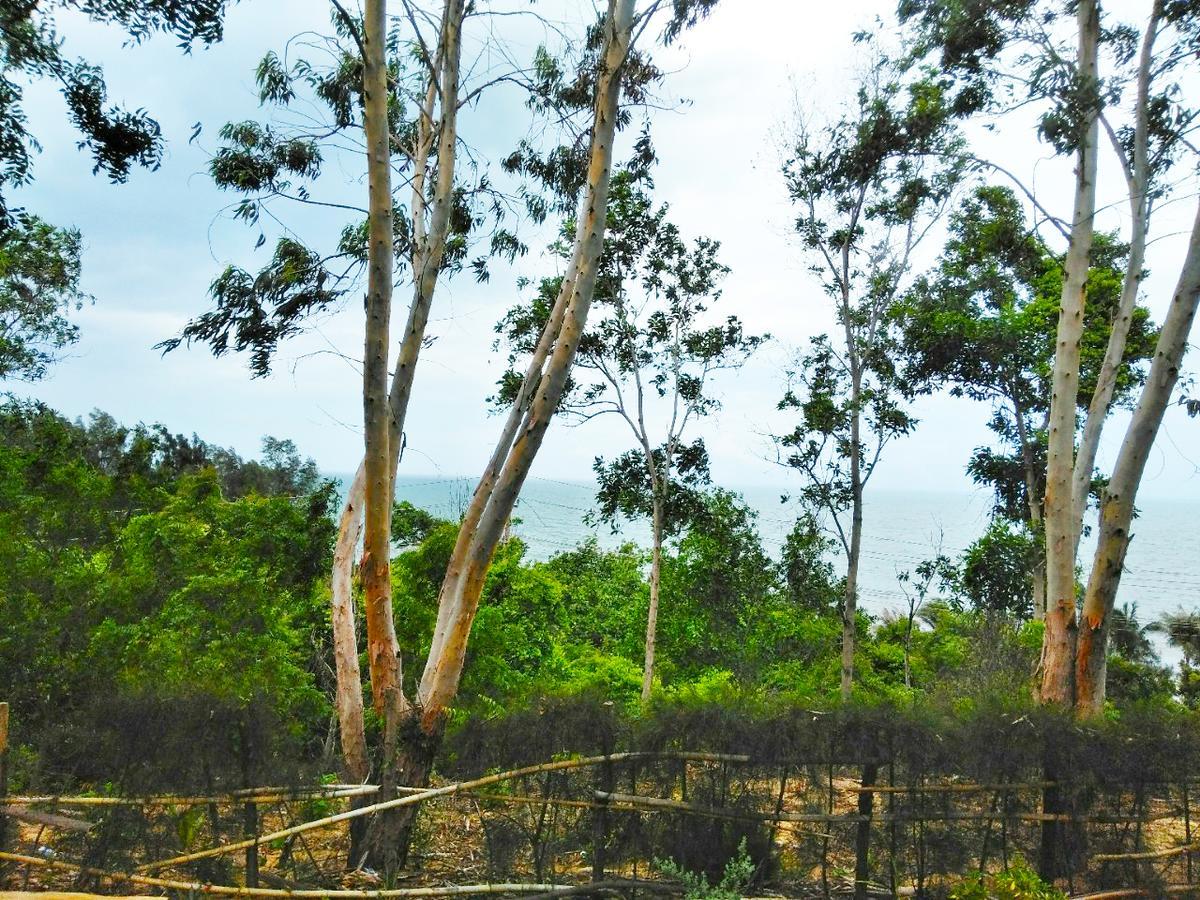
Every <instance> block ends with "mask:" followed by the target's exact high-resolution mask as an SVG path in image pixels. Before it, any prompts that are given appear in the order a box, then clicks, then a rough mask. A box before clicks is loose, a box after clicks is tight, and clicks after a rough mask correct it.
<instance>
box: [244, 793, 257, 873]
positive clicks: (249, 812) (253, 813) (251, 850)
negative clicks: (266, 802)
mask: <svg viewBox="0 0 1200 900" xmlns="http://www.w3.org/2000/svg"><path fill="white" fill-rule="evenodd" d="M242 836H243V837H247V838H256V837H257V836H258V804H256V803H247V804H246V806H245V809H244V811H243V817H242ZM246 887H249V888H256V887H258V844H257V842H256V843H254V844H252V845H251V846H249V847H247V848H246Z"/></svg>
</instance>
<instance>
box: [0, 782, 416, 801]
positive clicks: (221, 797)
mask: <svg viewBox="0 0 1200 900" xmlns="http://www.w3.org/2000/svg"><path fill="white" fill-rule="evenodd" d="M277 790H278V792H277V793H242V792H241V791H233V792H231V793H228V794H215V795H213V796H211V797H185V796H178V795H174V794H159V795H156V796H150V797H83V796H80V797H58V796H55V795H53V794H42V795H38V796H18V797H0V805H8V806H33V805H43V804H52V805H55V806H204V805H206V804H209V803H216V804H231V803H285V802H288V801H290V800H295V801H300V800H336V799H341V798H343V797H361V796H364V795H367V794H375V793H378V792H379V785H375V784H361V785H347V786H336V787H330V788H329V789H328V790H323V789H321V788H304V789H300V790H297V791H287V790H283V789H277ZM412 790H414V791H415V790H419V788H413V789H412Z"/></svg>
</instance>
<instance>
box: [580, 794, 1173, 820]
mask: <svg viewBox="0 0 1200 900" xmlns="http://www.w3.org/2000/svg"><path fill="white" fill-rule="evenodd" d="M596 797H597V799H599V800H601V801H605V802H607V803H609V804H610V806H609V809H620V810H621V811H634V810H641V809H645V810H650V811H661V812H679V813H685V814H688V815H698V816H708V817H710V818H714V819H738V820H745V821H751V822H810V823H833V824H848V825H855V824H858V823H859V822H877V823H878V822H883V823H887V822H986V821H989V820H997V819H1008V820H1010V821H1013V820H1015V821H1020V822H1097V823H1104V824H1120V823H1124V822H1146V821H1150V820H1151V819H1152V818H1154V817H1140V816H1073V815H1071V814H1069V813H1036V812H1029V813H1018V812H1014V813H986V812H979V813H973V812H962V813H952V812H951V813H894V814H893V813H884V814H882V815H877V816H861V815H856V814H854V813H846V814H838V813H828V814H826V813H787V812H779V813H756V812H748V811H742V810H733V809H722V808H718V807H712V806H698V805H697V804H695V803H685V802H684V801H682V800H668V799H665V798H662V797H643V796H640V795H638V794H618V793H611V792H608V791H596ZM612 804H615V806H614V805H612Z"/></svg>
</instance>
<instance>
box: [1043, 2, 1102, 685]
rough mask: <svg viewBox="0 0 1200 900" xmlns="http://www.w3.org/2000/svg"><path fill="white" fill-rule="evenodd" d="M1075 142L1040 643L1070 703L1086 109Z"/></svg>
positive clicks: (1089, 7) (1095, 41) (1053, 400)
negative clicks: (1078, 140) (1078, 139)
mask: <svg viewBox="0 0 1200 900" xmlns="http://www.w3.org/2000/svg"><path fill="white" fill-rule="evenodd" d="M1078 21H1079V60H1078V71H1079V74H1080V76H1081V77H1082V78H1084V79H1087V80H1088V81H1090V82H1092V83H1093V84H1094V83H1095V82H1096V79H1097V59H1096V57H1097V52H1098V46H1099V36H1100V13H1099V8H1098V6H1097V3H1096V0H1080V2H1079V4H1078ZM1089 119H1090V121H1088V122H1087V123H1086V128H1085V130H1084V136H1083V138H1082V143H1081V144H1080V146H1079V149H1078V152H1077V154H1076V157H1077V167H1076V172H1075V210H1074V216H1073V218H1072V222H1071V243H1070V247H1069V248H1068V250H1067V259H1066V263H1065V264H1064V266H1063V287H1062V300H1061V307H1060V310H1059V316H1058V334H1057V337H1056V342H1055V347H1054V369H1053V373H1052V386H1051V397H1050V436H1049V444H1048V448H1047V465H1046V502H1045V515H1046V630H1045V638H1044V641H1043V644H1042V686H1041V698H1042V702H1043V703H1057V704H1063V705H1070V704H1071V703H1072V701H1073V699H1074V696H1073V694H1074V692H1073V690H1072V686H1071V682H1072V675H1073V671H1074V666H1073V664H1074V659H1075V630H1076V623H1075V514H1074V513H1075V505H1074V499H1073V489H1074V486H1073V473H1074V467H1075V405H1076V399H1077V398H1078V396H1079V342H1080V338H1081V336H1082V334H1083V312H1084V304H1085V302H1086V300H1085V292H1086V290H1087V276H1088V267H1089V255H1090V253H1091V248H1092V232H1093V220H1094V217H1095V212H1096V161H1097V146H1096V145H1097V138H1098V135H1099V126H1098V116H1097V111H1096V110H1094V109H1093V110H1092V111H1091V113H1090V115H1089Z"/></svg>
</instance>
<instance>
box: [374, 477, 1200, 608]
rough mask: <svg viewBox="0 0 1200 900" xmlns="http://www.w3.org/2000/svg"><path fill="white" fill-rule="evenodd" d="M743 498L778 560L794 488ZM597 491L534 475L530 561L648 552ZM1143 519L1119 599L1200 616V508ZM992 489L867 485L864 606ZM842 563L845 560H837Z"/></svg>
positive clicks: (427, 493) (469, 482)
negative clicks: (628, 548) (613, 522)
mask: <svg viewBox="0 0 1200 900" xmlns="http://www.w3.org/2000/svg"><path fill="white" fill-rule="evenodd" d="M474 487H475V481H474V479H473V478H468V477H461V478H456V477H447V476H424V477H423V476H419V475H416V476H414V475H409V476H401V477H399V478H398V479H397V484H396V497H397V499H398V500H407V501H409V502H410V503H412V504H414V505H415V506H418V507H421V508H423V509H426V510H428V511H430V512H432V513H434V514H436V515H439V516H442V517H445V518H457V517H458V516H459V515H461V513H462V512H463V511H464V510H465V509H466V506H467V503H468V502H469V500H470V496H471V492H472V490H473V489H474ZM727 487H730V489H731V490H735V491H736V492H737V493H739V494H741V496H742V498H743V499H744V500H745V502H746V504H747V505H748V506H749V507H750V508H751V509H752V510H754V512H755V513H756V515H757V525H758V530H759V534H760V535H761V537H762V541H763V545H764V547H765V548H766V549H767V551H768V552H769V553H770V554H771V555H772V556H773V557H774V558H778V554H779V550H780V548H781V546H782V545H783V541H784V538H785V536H786V535H787V533H788V532H789V531H790V530H791V528H792V525H793V524H794V522H795V516H796V510H795V508H794V506H792V505H790V504H789V503H786V502H782V500H781V498H782V495H783V494H784V492H785V491H786V490H787V485H783V484H781V485H780V486H779V487H778V488H776V487H772V486H769V485H749V486H743V487H740V488H739V487H736V486H727ZM595 491H596V487H595V485H594V484H592V483H589V482H584V481H564V480H556V479H552V478H538V477H530V478H529V480H528V481H527V482H526V484H525V487H524V489H523V490H522V493H521V498H520V501H519V502H518V504H517V507H516V509H515V510H514V512H513V520H514V525H513V531H514V533H516V534H517V535H519V536H520V537H521V539H522V540H523V541H524V542H525V544H526V545H527V547H528V554H529V557H530V558H532V559H548V558H550V557H551V556H553V555H554V554H556V553H561V552H563V551H565V550H570V549H572V548H574V547H576V546H578V545H579V544H580V543H581V542H583V541H584V540H587V539H588V538H589V537H595V538H596V540H597V541H598V542H599V544H600V545H601V546H603V547H615V546H618V545H619V544H621V543H622V542H624V541H634V542H636V543H639V544H641V545H642V546H648V544H649V539H650V533H649V525H648V524H647V523H644V522H629V523H624V524H622V525H621V526H620V528H619V529H618V530H616V531H614V530H613V529H611V528H610V527H608V526H607V525H600V526H591V525H589V524H587V522H585V520H584V516H585V515H586V513H587V512H588V511H589V510H591V509H592V508H593V506H594V501H595ZM1138 508H1139V511H1140V515H1139V517H1138V518H1137V519H1136V520H1135V522H1134V526H1133V532H1134V537H1133V541H1132V543H1131V544H1130V548H1129V553H1128V556H1127V559H1126V572H1125V575H1124V576H1123V577H1122V579H1121V588H1120V594H1119V595H1118V598H1117V603H1118V604H1121V603H1126V602H1128V603H1136V604H1137V610H1138V617H1139V619H1140V620H1141V621H1142V622H1148V621H1152V620H1154V619H1156V618H1159V617H1160V616H1162V615H1163V614H1165V613H1170V612H1176V611H1179V610H1185V611H1189V612H1190V611H1193V610H1196V611H1200V527H1198V525H1200V502H1197V501H1194V500H1168V499H1160V498H1150V499H1146V500H1142V501H1139V503H1138ZM990 511H991V496H990V494H988V493H987V492H984V491H977V492H969V491H967V492H958V493H951V492H947V493H938V492H931V491H898V490H888V489H883V488H880V489H877V490H872V489H870V488H868V491H867V494H866V497H865V501H864V515H863V551H862V562H861V568H860V575H859V580H860V585H861V600H860V603H861V605H862V607H863V608H864V609H865V610H867V611H868V612H871V613H875V614H879V613H883V612H886V611H889V610H901V609H906V608H907V601H906V599H905V595H904V594H903V593H902V592H901V590H900V582H899V579H898V575H899V574H900V573H901V572H905V571H912V570H913V569H914V567H915V566H916V565H917V564H918V563H920V562H921V561H922V560H925V559H929V558H931V557H933V556H935V555H937V554H938V553H943V554H945V555H947V556H949V557H951V558H956V557H957V556H958V555H959V554H961V553H962V551H963V550H964V549H966V547H967V546H968V545H970V544H971V543H972V542H973V541H974V540H975V539H976V538H978V537H979V536H980V535H981V534H982V533H983V532H984V530H985V529H986V528H987V525H988V520H989V515H990ZM1094 548H1095V543H1094V539H1090V538H1086V537H1085V538H1084V540H1083V542H1082V546H1081V549H1080V561H1081V563H1082V564H1083V565H1084V566H1085V569H1086V567H1087V566H1088V565H1089V564H1090V562H1091V554H1092V552H1093V551H1094ZM832 561H833V562H834V563H835V565H837V564H838V563H839V562H840V558H835V559H833V560H832Z"/></svg>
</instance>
